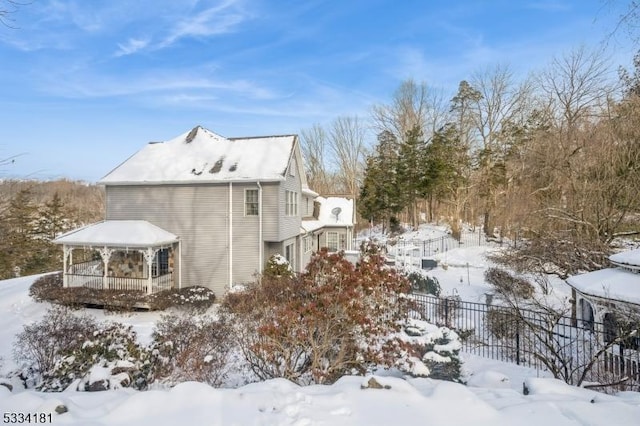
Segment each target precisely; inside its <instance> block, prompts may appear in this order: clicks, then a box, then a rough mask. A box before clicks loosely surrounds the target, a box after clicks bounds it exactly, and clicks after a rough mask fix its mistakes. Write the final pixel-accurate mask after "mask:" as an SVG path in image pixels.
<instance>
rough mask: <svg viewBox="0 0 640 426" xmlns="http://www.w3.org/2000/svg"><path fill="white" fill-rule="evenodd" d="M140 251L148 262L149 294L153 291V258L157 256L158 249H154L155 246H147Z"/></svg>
mask: <svg viewBox="0 0 640 426" xmlns="http://www.w3.org/2000/svg"><path fill="white" fill-rule="evenodd" d="M140 252H141V253H142V255H143V256H144V260H145V261H146V262H147V280H148V281H147V294H151V293H153V277H152V276H151V267H152V265H153V258H154V257H155V256H156V253H157V252H158V250H157V249H155V250H154V249H153V247H147V249H146V250H140Z"/></svg>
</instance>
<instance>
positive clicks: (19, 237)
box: [0, 189, 38, 278]
mask: <svg viewBox="0 0 640 426" xmlns="http://www.w3.org/2000/svg"><path fill="white" fill-rule="evenodd" d="M37 217H38V210H37V207H36V206H35V204H34V203H33V199H32V194H31V190H30V189H23V190H20V191H18V193H17V194H16V195H15V196H13V198H12V199H11V200H10V201H9V205H8V208H7V210H6V216H5V218H4V221H3V222H4V227H3V228H4V229H3V231H4V235H3V237H4V238H3V240H2V245H3V247H2V250H0V256H2V257H3V259H2V260H1V261H0V265H2V267H3V270H2V277H3V278H10V277H12V276H14V268H20V273H22V274H24V273H28V270H29V267H28V265H29V263H30V257H31V256H32V255H33V254H34V253H37V250H38V247H37V244H36V241H35V238H34V236H35V233H34V230H35V224H36V221H37Z"/></svg>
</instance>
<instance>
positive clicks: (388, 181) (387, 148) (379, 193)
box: [358, 131, 402, 228]
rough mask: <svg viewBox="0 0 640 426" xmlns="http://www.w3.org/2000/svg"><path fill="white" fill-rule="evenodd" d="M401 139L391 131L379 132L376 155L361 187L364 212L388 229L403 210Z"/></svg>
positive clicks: (363, 213) (367, 216) (366, 170)
mask: <svg viewBox="0 0 640 426" xmlns="http://www.w3.org/2000/svg"><path fill="white" fill-rule="evenodd" d="M397 145H398V143H397V139H396V138H395V136H394V135H393V134H392V133H391V132H388V131H383V132H381V133H380V134H379V135H378V144H377V145H376V147H375V154H374V155H371V156H369V157H368V158H367V163H366V168H365V177H364V181H363V184H362V187H361V189H360V198H359V200H358V208H359V210H360V214H361V215H362V216H363V217H365V218H367V219H369V220H371V221H374V222H377V221H381V222H382V223H383V228H386V227H387V226H388V224H389V221H390V220H391V218H392V217H393V216H394V215H396V214H397V213H398V212H400V210H401V209H402V205H401V202H400V198H399V191H398V189H397V186H398V181H397V174H396V171H397V162H398V154H397Z"/></svg>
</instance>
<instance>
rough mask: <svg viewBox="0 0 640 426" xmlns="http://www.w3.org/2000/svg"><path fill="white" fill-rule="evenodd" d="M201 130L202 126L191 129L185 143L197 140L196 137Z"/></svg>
mask: <svg viewBox="0 0 640 426" xmlns="http://www.w3.org/2000/svg"><path fill="white" fill-rule="evenodd" d="M199 129H200V126H196V127H194V128H193V129H191V131H190V132H189V134H188V135H187V137H186V138H185V140H184V141H185V142H186V143H191V142H192V141H193V140H194V139H195V138H196V135H197V134H198V130H199Z"/></svg>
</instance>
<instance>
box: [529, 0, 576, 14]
mask: <svg viewBox="0 0 640 426" xmlns="http://www.w3.org/2000/svg"><path fill="white" fill-rule="evenodd" d="M524 7H525V9H534V10H542V11H546V12H560V11H565V10H570V9H571V6H570V5H568V4H567V3H566V2H565V1H562V0H546V1H534V2H529V3H526V4H525V5H524Z"/></svg>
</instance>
